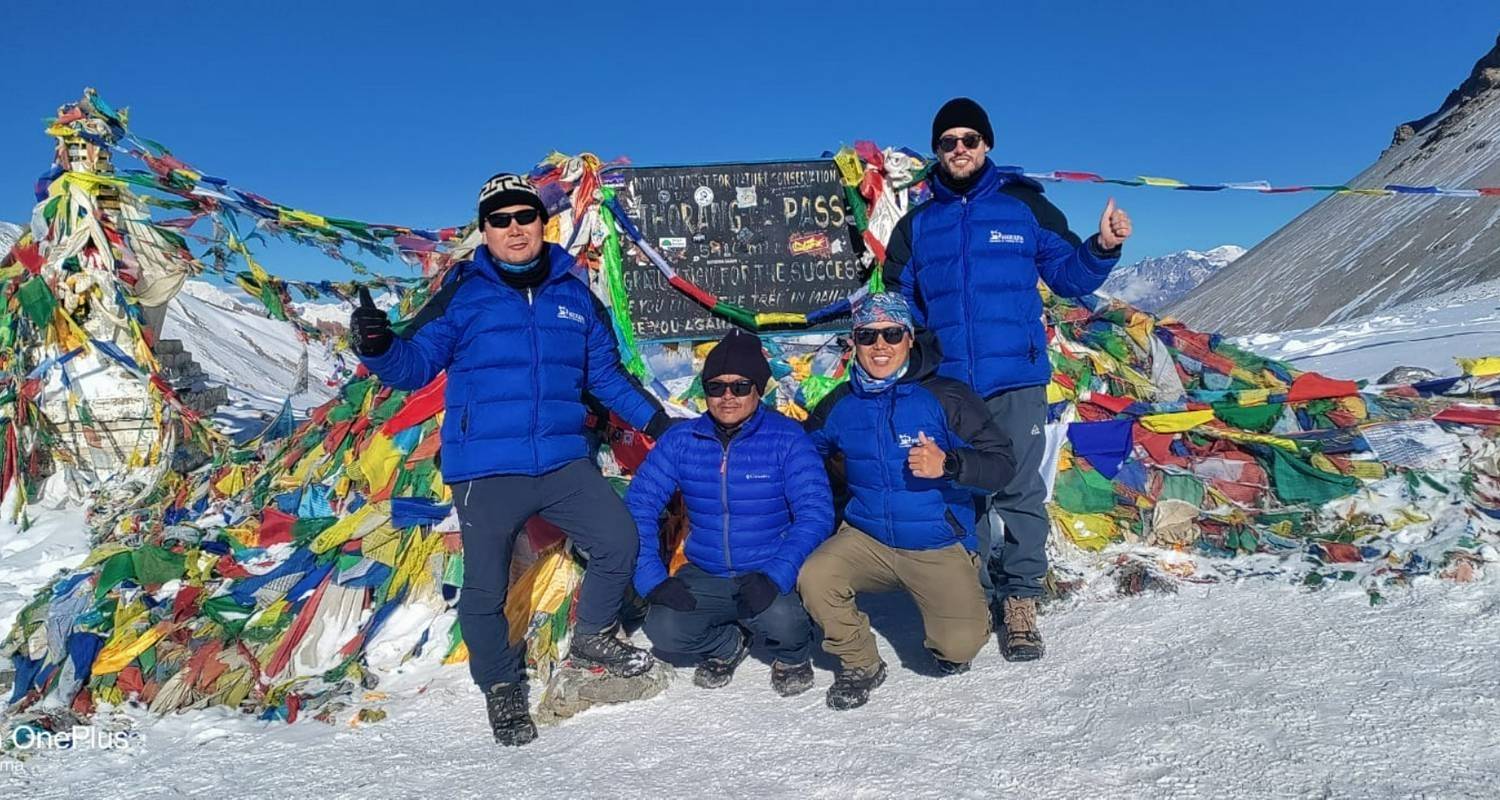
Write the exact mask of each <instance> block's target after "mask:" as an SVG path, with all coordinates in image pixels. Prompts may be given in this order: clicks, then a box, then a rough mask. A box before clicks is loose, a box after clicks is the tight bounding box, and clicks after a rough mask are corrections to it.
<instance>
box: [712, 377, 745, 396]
mask: <svg viewBox="0 0 1500 800" xmlns="http://www.w3.org/2000/svg"><path fill="white" fill-rule="evenodd" d="M754 389H755V382H754V381H750V380H746V379H744V378H741V379H739V380H737V381H732V382H731V381H709V382H708V383H705V384H703V391H704V392H705V393H707V394H708V396H709V397H723V396H724V393H725V392H727V391H733V392H734V396H735V397H745V396H747V395H749V394H750V392H752V391H754Z"/></svg>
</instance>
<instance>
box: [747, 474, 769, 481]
mask: <svg viewBox="0 0 1500 800" xmlns="http://www.w3.org/2000/svg"><path fill="white" fill-rule="evenodd" d="M770 479H771V473H769V472H747V473H745V480H747V481H768V480H770Z"/></svg>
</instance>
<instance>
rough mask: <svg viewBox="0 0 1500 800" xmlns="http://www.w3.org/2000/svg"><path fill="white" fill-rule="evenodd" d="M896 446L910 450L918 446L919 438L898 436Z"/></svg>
mask: <svg viewBox="0 0 1500 800" xmlns="http://www.w3.org/2000/svg"><path fill="white" fill-rule="evenodd" d="M896 444H898V445H900V446H902V447H904V448H906V449H908V450H910V449H911V448H913V447H916V446H917V437H915V436H912V435H911V434H907V433H899V434H896Z"/></svg>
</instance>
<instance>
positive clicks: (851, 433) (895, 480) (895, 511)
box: [807, 331, 1016, 550]
mask: <svg viewBox="0 0 1500 800" xmlns="http://www.w3.org/2000/svg"><path fill="white" fill-rule="evenodd" d="M941 358H942V356H941V352H940V350H939V348H938V346H937V343H936V342H935V341H934V340H933V337H932V334H931V333H929V332H927V331H919V332H918V335H917V341H916V343H915V344H914V345H913V347H912V350H911V355H910V356H909V357H908V361H907V368H906V374H905V375H903V376H902V378H901V380H899V381H897V382H896V384H895V385H894V386H892V387H890V388H889V389H886V390H885V391H883V392H878V393H875V394H869V393H866V392H864V391H863V390H862V389H861V388H860V387H859V386H857V385H855V382H854V381H849V382H847V383H844V384H841V385H840V386H839V387H838V388H837V389H835V390H833V391H832V392H830V393H829V394H828V396H827V397H825V398H823V400H822V402H820V403H818V405H817V407H816V408H814V409H813V411H812V414H811V415H810V416H809V417H808V419H807V431H808V432H809V433H810V434H812V438H813V444H814V445H816V446H817V448H818V452H819V453H821V454H822V455H823V456H824V457H825V458H828V459H829V466H828V469H829V473H830V474H831V475H833V477H834V480H835V482H836V483H837V484H839V488H840V489H841V490H844V489H846V490H847V496H848V504H847V505H846V506H845V507H844V519H845V520H846V521H847V522H848V523H849V524H850V525H853V526H854V527H856V528H858V529H860V530H861V531H864V532H865V533H867V534H869V535H870V536H871V537H873V538H874V539H876V540H877V541H880V542H882V543H884V544H886V545H887V546H890V547H895V548H899V549H902V550H937V549H939V548H943V547H947V546H949V545H951V544H953V543H955V542H962V543H963V545H964V546H965V547H967V548H968V549H970V550H975V549H977V548H978V541H977V539H976V537H975V535H974V499H975V496H976V493H977V492H982V493H985V494H989V493H992V492H995V491H999V490H1000V489H1001V488H1002V487H1004V486H1005V485H1006V483H1007V482H1008V481H1009V480H1010V478H1011V476H1012V475H1014V474H1015V470H1016V465H1015V459H1014V457H1013V456H1012V455H1011V453H1012V450H1011V446H1010V442H1009V441H1008V440H1007V439H1006V438H1005V436H1004V434H1003V433H1002V432H1001V431H1000V430H999V429H998V428H997V427H996V426H995V424H994V422H992V421H991V420H990V415H989V412H988V411H987V410H986V409H985V407H984V401H982V400H980V399H979V396H978V395H976V394H975V393H974V390H972V389H970V388H969V387H968V386H966V385H964V384H963V383H960V382H959V381H956V380H953V379H951V378H943V377H939V376H938V375H937V365H938V362H939V361H940V360H941ZM920 433H925V434H927V438H929V439H931V440H932V441H933V442H934V443H936V444H937V446H938V447H939V448H940V449H941V450H942V451H943V452H945V453H949V454H952V455H953V456H954V459H953V461H956V464H955V465H954V466H955V468H954V469H952V470H950V471H948V472H947V474H945V475H944V476H943V477H941V478H918V477H917V476H916V475H913V474H912V472H911V469H910V468H909V467H908V466H907V464H906V451H907V449H908V448H910V447H911V446H913V445H915V444H916V443H917V441H918V434H920ZM844 493H845V492H844V491H841V492H840V494H841V495H842V494H844Z"/></svg>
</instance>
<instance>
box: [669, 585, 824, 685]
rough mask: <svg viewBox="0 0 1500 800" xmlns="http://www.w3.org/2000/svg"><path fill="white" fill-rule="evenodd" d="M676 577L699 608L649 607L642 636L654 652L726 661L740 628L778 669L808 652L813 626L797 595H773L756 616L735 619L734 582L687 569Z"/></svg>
mask: <svg viewBox="0 0 1500 800" xmlns="http://www.w3.org/2000/svg"><path fill="white" fill-rule="evenodd" d="M677 577H679V578H681V579H682V580H683V582H684V583H686V584H687V586H688V589H689V590H691V591H692V593H693V597H694V598H696V599H697V600H698V607H697V608H695V609H693V610H692V611H677V610H675V609H671V608H667V607H666V606H661V605H652V606H651V609H650V610H649V611H647V612H646V625H645V630H646V635H647V636H649V637H650V638H651V643H652V644H654V645H656V647H657V649H659V650H662V651H665V652H668V653H681V654H683V655H695V656H699V657H704V658H729V657H730V656H732V655H734V650H735V647H736V646H738V644H739V636H740V630H739V624H741V623H742V624H743V625H744V626H745V627H746V628H748V629H749V630H750V633H751V634H752V635H756V636H761V637H764V638H765V641H766V647H767V649H769V650H770V651H771V655H772V656H773V657H774V658H775V659H776V660H777V661H780V662H781V663H783V664H801V663H802V662H804V661H806V660H807V659H808V658H809V656H810V654H811V650H812V621H811V620H810V619H808V617H807V610H806V609H804V608H803V607H802V598H800V597H798V596H797V593H796V592H792V593H791V594H782V595H777V596H776V600H775V601H774V602H772V603H771V605H770V606H769V607H768V608H766V610H765V611H762V612H760V613H759V614H757V615H756V616H753V617H749V618H747V619H743V620H742V619H740V618H739V613H738V612H737V611H736V610H735V600H736V598H737V597H738V594H739V592H738V591H737V587H736V586H735V583H734V579H733V578H721V577H718V576H716V575H710V574H708V573H707V572H704V571H703V570H702V569H700V568H698V567H696V566H694V565H692V564H686V565H684V566H683V567H682V569H680V570H678V571H677Z"/></svg>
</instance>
